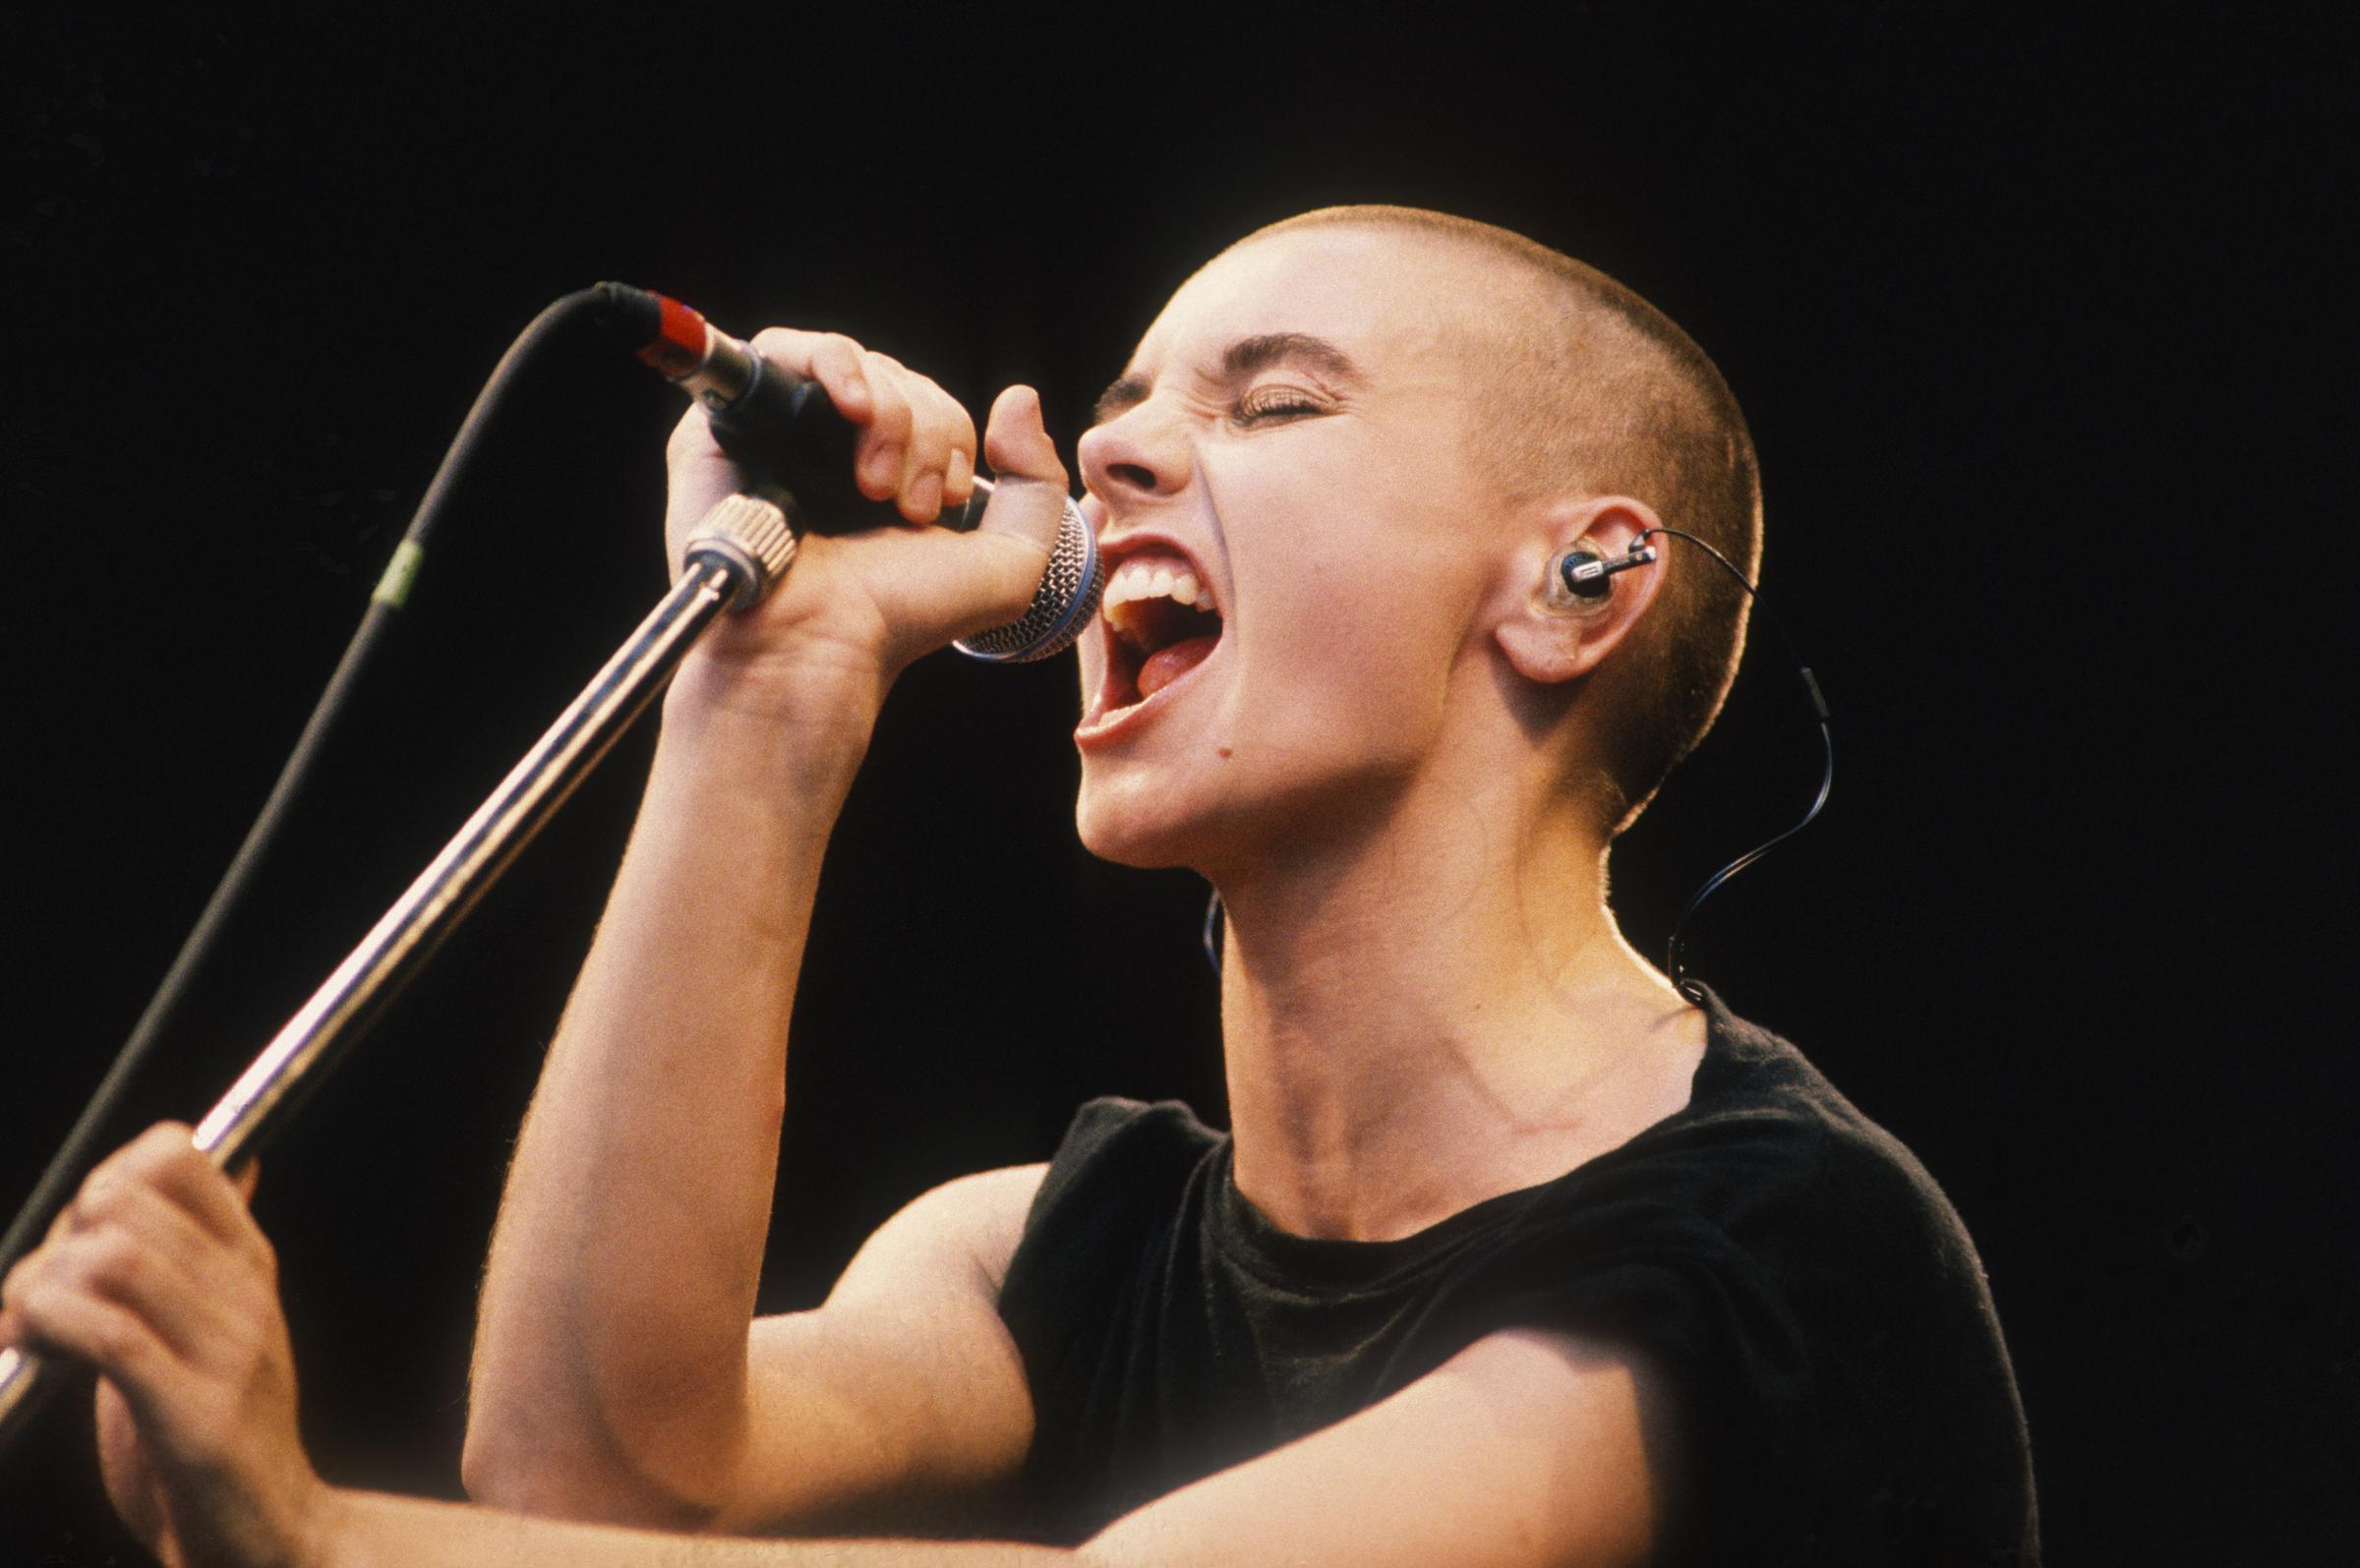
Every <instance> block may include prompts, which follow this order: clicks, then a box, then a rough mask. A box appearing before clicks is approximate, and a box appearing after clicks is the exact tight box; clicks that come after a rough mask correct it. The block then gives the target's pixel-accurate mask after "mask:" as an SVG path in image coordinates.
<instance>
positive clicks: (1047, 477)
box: [977, 386, 1066, 554]
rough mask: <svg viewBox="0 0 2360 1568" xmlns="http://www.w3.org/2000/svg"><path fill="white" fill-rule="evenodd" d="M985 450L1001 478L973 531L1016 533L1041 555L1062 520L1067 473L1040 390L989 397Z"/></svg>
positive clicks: (1016, 390) (1014, 390)
mask: <svg viewBox="0 0 2360 1568" xmlns="http://www.w3.org/2000/svg"><path fill="white" fill-rule="evenodd" d="M983 452H984V456H985V457H986V458H988V459H989V460H990V463H991V466H992V469H993V471H994V472H995V473H996V474H997V475H998V476H999V479H998V483H997V484H996V486H995V487H994V488H993V491H992V496H991V504H990V505H988V506H986V507H985V508H983V520H982V523H981V525H980V526H979V528H978V529H977V532H979V533H980V532H993V533H1003V534H1013V535H1016V536H1017V537H1019V538H1022V539H1024V540H1025V541H1027V542H1028V543H1029V544H1032V545H1033V546H1035V547H1036V548H1038V549H1039V550H1040V551H1041V552H1042V553H1044V554H1045V553H1047V552H1051V551H1053V550H1055V549H1056V548H1057V533H1058V530H1059V529H1060V528H1062V527H1063V526H1064V523H1065V507H1066V473H1065V464H1064V463H1062V462H1060V461H1059V460H1058V457H1057V443H1056V442H1054V441H1052V440H1050V439H1049V433H1048V430H1047V428H1046V427H1045V426H1044V425H1042V424H1041V419H1040V397H1039V394H1037V393H1035V392H1034V391H1033V388H1031V387H1030V386H1011V387H1009V388H1008V389H1007V390H1006V391H1004V392H1002V393H1001V394H1000V395H999V397H998V398H997V399H995V400H994V401H993V403H992V405H991V423H990V425H989V426H988V427H987V428H986V429H985V431H984V434H983Z"/></svg>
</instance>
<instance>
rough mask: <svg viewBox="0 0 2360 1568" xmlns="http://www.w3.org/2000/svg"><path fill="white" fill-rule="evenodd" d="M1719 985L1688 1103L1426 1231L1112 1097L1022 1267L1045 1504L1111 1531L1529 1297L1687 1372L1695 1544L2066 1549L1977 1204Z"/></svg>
mask: <svg viewBox="0 0 2360 1568" xmlns="http://www.w3.org/2000/svg"><path fill="white" fill-rule="evenodd" d="M1707 1012H1708V1015H1709V1019H1710V1023H1709V1035H1708V1041H1707V1045H1706V1048H1705V1055H1704V1059H1703V1062H1702V1063H1701V1065H1700V1066H1699V1067H1698V1069H1697V1072H1696V1075H1695V1079H1694V1082H1693V1086H1692V1090H1691V1099H1690V1103H1689V1105H1688V1106H1687V1107H1686V1108H1685V1109H1684V1110H1682V1111H1681V1112H1680V1113H1679V1114H1677V1115H1675V1116H1672V1117H1669V1118H1667V1119H1665V1120H1664V1121H1662V1122H1659V1123H1657V1124H1656V1125H1655V1126H1653V1127H1651V1128H1649V1129H1648V1130H1646V1131H1645V1132H1642V1133H1640V1134H1639V1135H1638V1136H1637V1137H1634V1138H1632V1139H1631V1140H1630V1141H1629V1142H1627V1143H1625V1144H1623V1146H1622V1147H1620V1148H1617V1149H1615V1150H1613V1151H1611V1152H1609V1153H1607V1154H1603V1155H1601V1156H1599V1157H1598V1158H1596V1159H1593V1160H1590V1161H1588V1162H1587V1163H1585V1164H1583V1165H1581V1166H1579V1167H1577V1168H1575V1169H1574V1170H1572V1171H1570V1172H1568V1173H1566V1174H1565V1175H1564V1176H1562V1177H1560V1178H1558V1179H1557V1180H1555V1181H1553V1182H1550V1183H1547V1184H1545V1185H1543V1186H1540V1187H1536V1188H1529V1189H1526V1190H1524V1191H1516V1192H1508V1193H1505V1194H1502V1195H1501V1196H1498V1197H1494V1198H1491V1199H1489V1200H1487V1201H1485V1202H1482V1203H1478V1204H1476V1205H1475V1206H1474V1207H1472V1208H1469V1209H1466V1210H1463V1211H1461V1212H1460V1213H1458V1214H1455V1215H1453V1216H1451V1217H1450V1218H1449V1219H1446V1220H1445V1221H1443V1222H1442V1223H1441V1224H1439V1225H1436V1226H1433V1227H1431V1228H1429V1229H1427V1230H1425V1231H1422V1232H1420V1233H1418V1234H1417V1235H1415V1236H1411V1237H1407V1238H1404V1239H1402V1240H1400V1241H1393V1242H1338V1241H1324V1240H1315V1239H1309V1238H1304V1237H1299V1236H1293V1235H1290V1234H1287V1233H1285V1232H1282V1231H1280V1230H1278V1229H1276V1228H1275V1227H1274V1226H1272V1225H1270V1224H1269V1222H1268V1221H1267V1220H1266V1219H1264V1218H1263V1217H1262V1216H1261V1215H1260V1214H1259V1213H1258V1212H1256V1211H1255V1209H1254V1208H1253V1207H1252V1205H1251V1204H1249V1203H1248V1202H1246V1201H1245V1199H1244V1198H1243V1197H1242V1196H1240V1194H1239V1193H1238V1191H1237V1189H1236V1186H1235V1184H1234V1183H1233V1182H1232V1180H1231V1177H1230V1145H1229V1139H1228V1136H1227V1134H1225V1133H1216V1132H1212V1131H1210V1130H1209V1129H1208V1128H1206V1127H1205V1126H1204V1125H1203V1124H1202V1123H1200V1122H1199V1121H1198V1120H1197V1119H1196V1117H1195V1116H1194V1115H1193V1114H1191V1112H1190V1111H1189V1110H1188V1108H1187V1107H1186V1106H1183V1105H1180V1104H1178V1103H1176V1102H1167V1103H1164V1104H1160V1105H1143V1104H1140V1103H1139V1102H1137V1101H1131V1100H1116V1099H1104V1100H1093V1101H1092V1102H1091V1103H1090V1104H1088V1105H1085V1106H1084V1107H1083V1108H1082V1110H1081V1111H1080V1112H1079V1113H1078V1114H1077V1115H1076V1117H1075V1118H1074V1122H1073V1126H1072V1128H1071V1130H1070V1131H1069V1132H1067V1134H1066V1138H1065V1142H1064V1144H1063V1146H1062V1147H1061V1148H1060V1149H1059V1150H1058V1153H1057V1156H1056V1159H1055V1160H1054V1161H1053V1162H1052V1164H1051V1165H1050V1167H1049V1172H1048V1175H1047V1177H1046V1179H1045V1180H1044V1181H1043V1183H1042V1184H1041V1189H1040V1193H1039V1196H1038V1197H1037V1198H1036V1199H1035V1200H1034V1203H1033V1212H1032V1215H1031V1218H1030V1220H1029V1221H1028V1223H1027V1226H1026V1230H1025V1235H1024V1240H1023V1242H1022V1243H1021V1244H1020V1246H1019V1247H1018V1249H1017V1252H1016V1256H1015V1258H1014V1260H1013V1261H1012V1262H1011V1264H1010V1266H1009V1270H1008V1275H1007V1279H1006V1281H1005V1284H1004V1286H1003V1288H1002V1291H1001V1297H1000V1313H1001V1316H1002V1317H1003V1318H1004V1319H1005V1320H1006V1322H1007V1323H1008V1325H1009V1328H1010V1330H1011V1332H1012V1333H1013V1335H1014V1337H1015V1340H1016V1343H1017V1345H1018V1347H1019V1349H1020V1350H1021V1351H1022V1353H1023V1356H1024V1361H1025V1366H1026V1370H1027V1375H1028V1377H1029V1379H1030V1381H1031V1385H1032V1391H1033V1409H1034V1435H1033V1450H1032V1454H1031V1456H1030V1459H1029V1461H1028V1468H1027V1475H1026V1498H1027V1509H1028V1521H1029V1525H1030V1529H1031V1533H1032V1534H1033V1535H1034V1536H1036V1537H1037V1539H1044V1540H1051V1541H1060V1542H1070V1541H1075V1540H1079V1539H1084V1538H1086V1537H1088V1536H1089V1535H1091V1534H1092V1533H1094V1532H1095V1531H1096V1530H1097V1529H1099V1528H1100V1527H1102V1526H1103V1525H1105V1524H1106V1523H1108V1522H1109V1521H1111V1520H1113V1519H1114V1518H1116V1517H1118V1516H1119V1515H1121V1514H1124V1513H1126V1512H1128V1511H1130V1510H1131V1509H1133V1508H1135V1507H1137V1506H1139V1505H1140V1504H1142V1503H1145V1502H1148V1501H1150V1500H1151V1499H1152V1498H1155V1497H1157V1496H1160V1495H1162V1494H1163V1493H1165V1492H1168V1491H1171V1490H1174V1489H1176V1488H1178V1487H1180V1486H1183V1485H1185V1484H1187V1483H1188V1482H1190V1481H1195V1480H1198V1479H1200V1478H1202V1477H1204V1476H1207V1475H1210V1474H1211V1473H1213V1472H1214V1471H1217V1470H1221V1469H1224V1468H1226V1467H1228V1466H1230V1465H1233V1464H1236V1463H1238V1462H1240V1461H1242V1460H1246V1459H1249V1458H1252V1457H1254V1456H1255V1455H1257V1454H1261V1453H1264V1452H1267V1451H1269V1449H1271V1448H1273V1447H1276V1446H1277V1445H1279V1444H1281V1443H1283V1442H1286V1441H1288V1440H1289V1439H1292V1438H1294V1437H1297V1436H1300V1435H1302V1434H1304V1433H1306V1432H1309V1431H1313V1430H1316V1429H1317V1428H1319V1427H1321V1426H1324V1425H1327V1424H1328V1423H1332V1422H1335V1421H1338V1420H1341V1419H1342V1418H1344V1417H1346V1416H1348V1415H1351V1414H1352V1413H1353V1412H1355V1411H1358V1410H1362V1409H1365V1408H1366V1407H1367V1406H1369V1405H1371V1404H1373V1403H1375V1402H1376V1401H1378V1400H1380V1399H1382V1398H1384V1397H1385V1396H1386V1395H1387V1394H1390V1393H1392V1392H1394V1391H1395V1390H1397V1389H1399V1388H1401V1387H1403V1386H1404V1385H1406V1384H1408V1383H1409V1382H1411V1381H1413V1380H1414V1379H1416V1378H1417V1377H1419V1376H1421V1375H1423V1374H1424V1373H1426V1372H1428V1371H1431V1370H1432V1369H1433V1368H1435V1367H1436V1366H1438V1365H1441V1364H1442V1363H1444V1362H1445V1361H1446V1360H1448V1359H1449V1358H1450V1357H1451V1356H1452V1355H1454V1354H1455V1353H1457V1352H1458V1351H1460V1350H1462V1349H1464V1348H1465V1347H1466V1346H1468V1345H1469V1344H1471V1343H1473V1342H1474V1341H1475V1340H1477V1339H1479V1338H1481V1337H1482V1336H1483V1335H1485V1334H1486V1333H1489V1332H1491V1331H1493V1330H1495V1329H1499V1328H1503V1327H1508V1326H1517V1325H1522V1326H1536V1327H1545V1328H1551V1329H1558V1330H1563V1331H1566V1332H1569V1333H1573V1334H1578V1335H1581V1336H1584V1337H1586V1338H1591V1339H1596V1340H1601V1341H1610V1342H1614V1343H1617V1344H1620V1345H1623V1346H1627V1347H1630V1348H1633V1349H1635V1350H1637V1351H1640V1352H1642V1353H1643V1354H1644V1355H1645V1356H1646V1357H1647V1359H1648V1361H1649V1363H1650V1365H1653V1366H1654V1367H1656V1368H1657V1369H1658V1370H1659V1372H1660V1373H1661V1375H1662V1377H1663V1378H1664V1381H1665V1386H1666V1387H1667V1389H1668V1391H1669V1395H1670V1401H1669V1404H1670V1409H1671V1411H1672V1425H1673V1430H1672V1431H1671V1433H1670V1438H1671V1440H1670V1442H1669V1443H1668V1444H1667V1445H1665V1450H1664V1454H1663V1456H1662V1457H1663V1458H1665V1459H1666V1460H1667V1461H1668V1475H1667V1482H1668V1484H1667V1490H1666V1498H1667V1505H1666V1513H1667V1516H1668V1518H1667V1527H1668V1529H1667V1538H1666V1539H1665V1542H1664V1547H1663V1550H1662V1551H1661V1552H1660V1553H1659V1560H1661V1561H1663V1562H1666V1563H1712V1564H1722V1563H1732V1564H1734V1563H1743V1564H1747V1565H1749V1568H1750V1565H1760V1564H1779V1563H1798V1564H1800V1563H1809V1564H1814V1565H1823V1564H1863V1565H1865V1564H1879V1565H1882V1564H1893V1563H1910V1564H1917V1565H1931V1568H1940V1565H1947V1564H1967V1563H1974V1564H1997V1563H2007V1564H2021V1565H2026V1568H2031V1565H2034V1564H2036V1563H2037V1562H2038V1558H2039V1551H2038V1545H2037V1540H2036V1528H2035V1508H2034V1497H2033V1480H2032V1467H2031V1458H2030V1451H2029V1448H2028V1446H2027V1442H2026V1437H2025V1429H2024V1417H2023V1412H2022V1409H2021V1407H2020V1405H2019V1404H2018V1401H2017V1396H2016V1386H2015V1380H2014V1377H2013V1374H2012V1373H2011V1371H2010V1368H2009V1365H2008V1358H2007V1352H2006V1350H2005V1348H2004V1346H2003V1344H2002V1342H2001V1339H2000V1332H1999V1323H1998V1319H1997V1318H1996V1317H1995V1316H1994V1314H1993V1312H1992V1307H1991V1300H1990V1295H1989V1293H1988V1291H1987V1290H1986V1289H1985V1286H1984V1281H1983V1275H1982V1269H1981V1265H1980V1263H1979V1262H1978V1261H1977V1257H1976V1254H1975V1249H1974V1246H1973V1244H1972V1243H1971V1242H1970V1241H1969V1240H1968V1237H1967V1233H1966V1231H1965V1230H1964V1229H1963V1228H1962V1227H1961V1225H1960V1223H1959V1220H1958V1216H1957V1214H1956V1213H1955V1212H1954V1211H1953V1210H1952V1209H1951V1206H1950V1204H1949V1202H1948V1201H1947V1200H1946V1199H1945V1198H1944V1197H1943V1195H1942V1192H1941V1191H1940V1189H1938V1188H1937V1187H1936V1186H1935V1185H1934V1182H1933V1180H1932V1178H1931V1177H1929V1176H1928V1175H1927V1174H1926V1173H1925V1170H1924V1169H1923V1167H1921V1166H1920V1165H1919V1164H1918V1161H1917V1160H1916V1159H1915V1158H1914V1157H1913V1156H1912V1155H1911V1154H1910V1152H1909V1151H1908V1150H1907V1149H1905V1148H1904V1147H1902V1145H1901V1144H1900V1143H1899V1142H1897V1141H1896V1140H1894V1139H1893V1138H1892V1137H1891V1136H1890V1135H1889V1134H1887V1133H1886V1132H1884V1131H1883V1130H1882V1129H1880V1128H1878V1127H1877V1126H1875V1124H1873V1123H1871V1122H1870V1121H1868V1119H1867V1118H1865V1117H1864V1116H1862V1115H1861V1114H1860V1113H1859V1111H1858V1110H1856V1109H1855V1108H1854V1107H1853V1106H1852V1105H1851V1103H1850V1102H1848V1101H1847V1100H1845V1098H1844V1097H1843V1096H1842V1095H1841V1094H1839V1093H1837V1092H1836V1090H1835V1088H1834V1087H1833V1086H1832V1085H1831V1084H1829V1082H1828V1081H1827V1079H1826V1078H1824V1077H1823V1076H1821V1075H1820V1074H1819V1073H1818V1072H1817V1070H1815V1069H1814V1068H1812V1067H1811V1066H1810V1064H1809V1063H1808V1062H1806V1061H1804V1060H1803V1058H1802V1056H1801V1055H1800V1053H1799V1052H1798V1051H1797V1050H1796V1049H1795V1048H1794V1047H1793V1046H1791V1045H1789V1044H1788V1043H1787V1042H1785V1041H1784V1040H1781V1039H1779V1038H1777V1037H1776V1036H1774V1035H1771V1034H1769V1033H1767V1032H1765V1031H1763V1030H1761V1029H1758V1028H1755V1027H1754V1026H1753V1025H1751V1024H1748V1023H1745V1022H1744V1021H1742V1020H1741V1019H1739V1018H1736V1017H1734V1016H1731V1015H1730V1014H1729V1013H1728V1012H1727V1011H1726V1010H1725V1009H1724V1008H1723V1007H1722V1005H1721V1003H1720V1002H1719V1000H1718V999H1717V998H1708V1006H1707Z"/></svg>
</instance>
